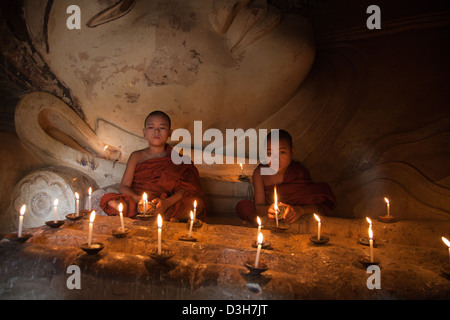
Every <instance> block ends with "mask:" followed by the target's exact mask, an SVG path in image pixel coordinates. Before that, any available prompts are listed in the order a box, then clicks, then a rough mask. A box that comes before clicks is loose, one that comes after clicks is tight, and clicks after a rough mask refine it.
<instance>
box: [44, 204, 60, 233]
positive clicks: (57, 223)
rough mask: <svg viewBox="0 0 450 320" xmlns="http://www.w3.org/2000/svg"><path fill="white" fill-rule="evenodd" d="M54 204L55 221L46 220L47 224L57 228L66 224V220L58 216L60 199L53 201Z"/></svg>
mask: <svg viewBox="0 0 450 320" xmlns="http://www.w3.org/2000/svg"><path fill="white" fill-rule="evenodd" d="M53 205H54V212H55V218H54V219H53V221H46V222H45V224H46V225H47V226H49V227H50V228H53V229H57V228H59V227H61V226H62V225H63V224H64V222H65V221H64V220H58V219H57V218H56V216H57V211H58V199H56V200H55V201H54V202H53Z"/></svg>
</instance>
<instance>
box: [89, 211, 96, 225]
mask: <svg viewBox="0 0 450 320" xmlns="http://www.w3.org/2000/svg"><path fill="white" fill-rule="evenodd" d="M94 220H95V210H93V211H92V212H91V216H90V218H89V221H90V222H91V223H94Z"/></svg>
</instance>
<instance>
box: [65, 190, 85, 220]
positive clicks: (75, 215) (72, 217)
mask: <svg viewBox="0 0 450 320" xmlns="http://www.w3.org/2000/svg"><path fill="white" fill-rule="evenodd" d="M75 207H76V212H75V213H69V214H68V215H66V218H67V219H69V220H70V221H77V220H80V219H81V218H83V217H84V216H83V215H82V214H80V210H79V209H80V197H79V195H78V192H75Z"/></svg>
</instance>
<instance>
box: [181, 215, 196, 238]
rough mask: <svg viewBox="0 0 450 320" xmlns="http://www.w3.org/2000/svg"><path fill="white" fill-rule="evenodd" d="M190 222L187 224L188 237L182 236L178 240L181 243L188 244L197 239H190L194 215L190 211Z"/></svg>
mask: <svg viewBox="0 0 450 320" xmlns="http://www.w3.org/2000/svg"><path fill="white" fill-rule="evenodd" d="M190 218H191V220H190V222H189V233H188V235H187V236H186V235H182V236H181V237H179V238H178V239H179V240H181V241H190V242H197V239H196V238H194V237H192V228H193V227H194V213H193V212H192V211H191V216H190Z"/></svg>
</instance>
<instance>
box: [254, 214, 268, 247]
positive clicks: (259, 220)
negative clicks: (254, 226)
mask: <svg viewBox="0 0 450 320" xmlns="http://www.w3.org/2000/svg"><path fill="white" fill-rule="evenodd" d="M256 221H257V222H258V233H257V234H258V236H259V233H260V232H261V227H262V225H261V224H262V223H261V219H260V218H259V217H256ZM252 247H253V248H257V247H258V241H257V240H254V241H253V242H252ZM261 249H266V250H272V249H273V248H272V244H271V243H270V241H266V240H265V239H264V240H263V243H262V245H261Z"/></svg>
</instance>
